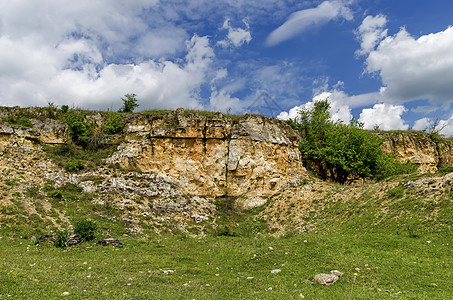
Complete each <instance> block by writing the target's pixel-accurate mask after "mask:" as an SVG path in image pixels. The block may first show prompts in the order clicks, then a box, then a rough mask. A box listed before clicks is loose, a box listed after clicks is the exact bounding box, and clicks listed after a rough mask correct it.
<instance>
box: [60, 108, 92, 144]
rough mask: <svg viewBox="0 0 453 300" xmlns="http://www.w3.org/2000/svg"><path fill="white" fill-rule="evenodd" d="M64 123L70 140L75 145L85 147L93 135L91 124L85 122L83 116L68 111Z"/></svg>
mask: <svg viewBox="0 0 453 300" xmlns="http://www.w3.org/2000/svg"><path fill="white" fill-rule="evenodd" d="M66 123H67V124H68V126H69V132H70V135H71V139H72V140H73V142H74V143H75V144H76V145H80V146H86V145H87V143H88V140H89V139H90V137H91V136H92V135H93V128H92V126H91V124H89V123H87V122H86V121H85V117H84V115H83V114H81V113H79V112H76V111H74V110H70V111H69V112H68V114H67V116H66Z"/></svg>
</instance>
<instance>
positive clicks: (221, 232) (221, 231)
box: [216, 225, 238, 236]
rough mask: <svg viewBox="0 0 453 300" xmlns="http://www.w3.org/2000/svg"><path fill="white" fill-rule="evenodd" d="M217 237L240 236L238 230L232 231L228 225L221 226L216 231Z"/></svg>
mask: <svg viewBox="0 0 453 300" xmlns="http://www.w3.org/2000/svg"><path fill="white" fill-rule="evenodd" d="M216 235H217V236H238V233H237V232H236V230H234V229H232V228H231V227H230V226H228V225H224V226H219V227H218V228H217V230H216Z"/></svg>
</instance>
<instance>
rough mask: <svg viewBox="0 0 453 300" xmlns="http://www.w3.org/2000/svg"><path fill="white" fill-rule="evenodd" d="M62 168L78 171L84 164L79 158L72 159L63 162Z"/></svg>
mask: <svg viewBox="0 0 453 300" xmlns="http://www.w3.org/2000/svg"><path fill="white" fill-rule="evenodd" d="M64 168H65V170H66V171H68V172H79V171H80V170H82V169H83V168H85V165H84V164H83V162H82V161H81V160H80V159H74V160H72V161H69V162H67V163H65V164H64Z"/></svg>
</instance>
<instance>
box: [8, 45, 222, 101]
mask: <svg viewBox="0 0 453 300" xmlns="http://www.w3.org/2000/svg"><path fill="white" fill-rule="evenodd" d="M14 45H15V46H16V47H18V48H19V49H12V50H17V51H14V53H16V56H15V57H14V59H13V60H12V64H13V65H11V64H10V66H8V67H7V68H8V69H9V70H12V71H14V72H13V73H11V72H3V71H0V86H1V87H2V88H1V99H2V100H1V102H2V103H1V105H23V106H27V105H32V104H33V105H46V104H47V102H48V101H50V100H52V101H54V102H55V103H56V104H68V105H72V104H74V105H76V106H80V107H96V108H103V109H105V108H109V107H110V106H112V105H113V106H117V105H118V104H117V103H118V102H120V101H119V97H120V96H121V95H124V94H126V93H129V92H134V93H137V94H138V97H139V99H140V100H141V102H140V105H141V108H142V109H145V108H161V109H163V108H173V109H174V108H177V107H180V106H183V107H187V108H201V107H202V106H201V104H200V103H199V99H198V97H199V96H198V94H197V93H196V91H197V90H198V88H199V87H200V85H201V84H202V83H203V82H204V80H205V74H206V72H207V71H208V69H209V67H210V64H211V61H212V58H213V57H214V53H213V50H212V48H210V47H209V40H208V38H207V37H197V36H194V37H192V39H191V40H189V41H188V42H187V54H186V57H185V61H184V63H180V64H177V63H175V62H171V61H163V62H157V61H153V60H148V61H145V62H142V63H139V64H108V65H102V68H101V69H100V70H98V69H97V68H96V67H97V65H96V62H97V61H96V59H97V56H96V55H95V54H96V52H94V54H93V55H92V56H93V57H94V58H93V59H92V61H93V62H87V63H85V64H84V65H83V68H82V69H70V68H64V65H65V63H66V59H67V58H68V57H67V53H70V52H71V51H68V50H67V48H72V49H78V48H77V46H68V47H64V49H63V50H60V49H59V48H51V47H43V49H41V50H40V51H31V49H30V47H29V46H28V45H25V46H24V45H20V44H18V43H15V44H14ZM22 48H24V49H22ZM79 48H81V49H84V48H83V47H79ZM0 49H4V46H3V43H2V40H0ZM88 49H89V48H88ZM27 50H28V51H27ZM0 53H2V54H0V63H2V58H5V56H4V52H2V51H0ZM27 53H34V55H32V56H31V57H29V56H27ZM17 54H19V55H17ZM22 71H24V72H22ZM115 108H118V107H115Z"/></svg>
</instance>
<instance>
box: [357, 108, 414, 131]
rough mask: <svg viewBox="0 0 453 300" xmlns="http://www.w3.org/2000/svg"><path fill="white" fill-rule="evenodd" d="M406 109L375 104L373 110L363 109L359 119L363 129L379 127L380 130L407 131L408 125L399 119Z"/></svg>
mask: <svg viewBox="0 0 453 300" xmlns="http://www.w3.org/2000/svg"><path fill="white" fill-rule="evenodd" d="M406 111H407V109H406V108H405V107H404V106H402V105H391V104H385V103H380V104H375V105H374V106H373V108H365V109H363V110H362V113H361V114H360V117H359V122H361V123H363V127H364V128H365V129H373V128H375V127H376V126H379V128H380V129H382V130H407V129H409V125H407V124H405V121H404V120H403V119H402V118H401V116H402V115H403V113H405V112H406Z"/></svg>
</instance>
